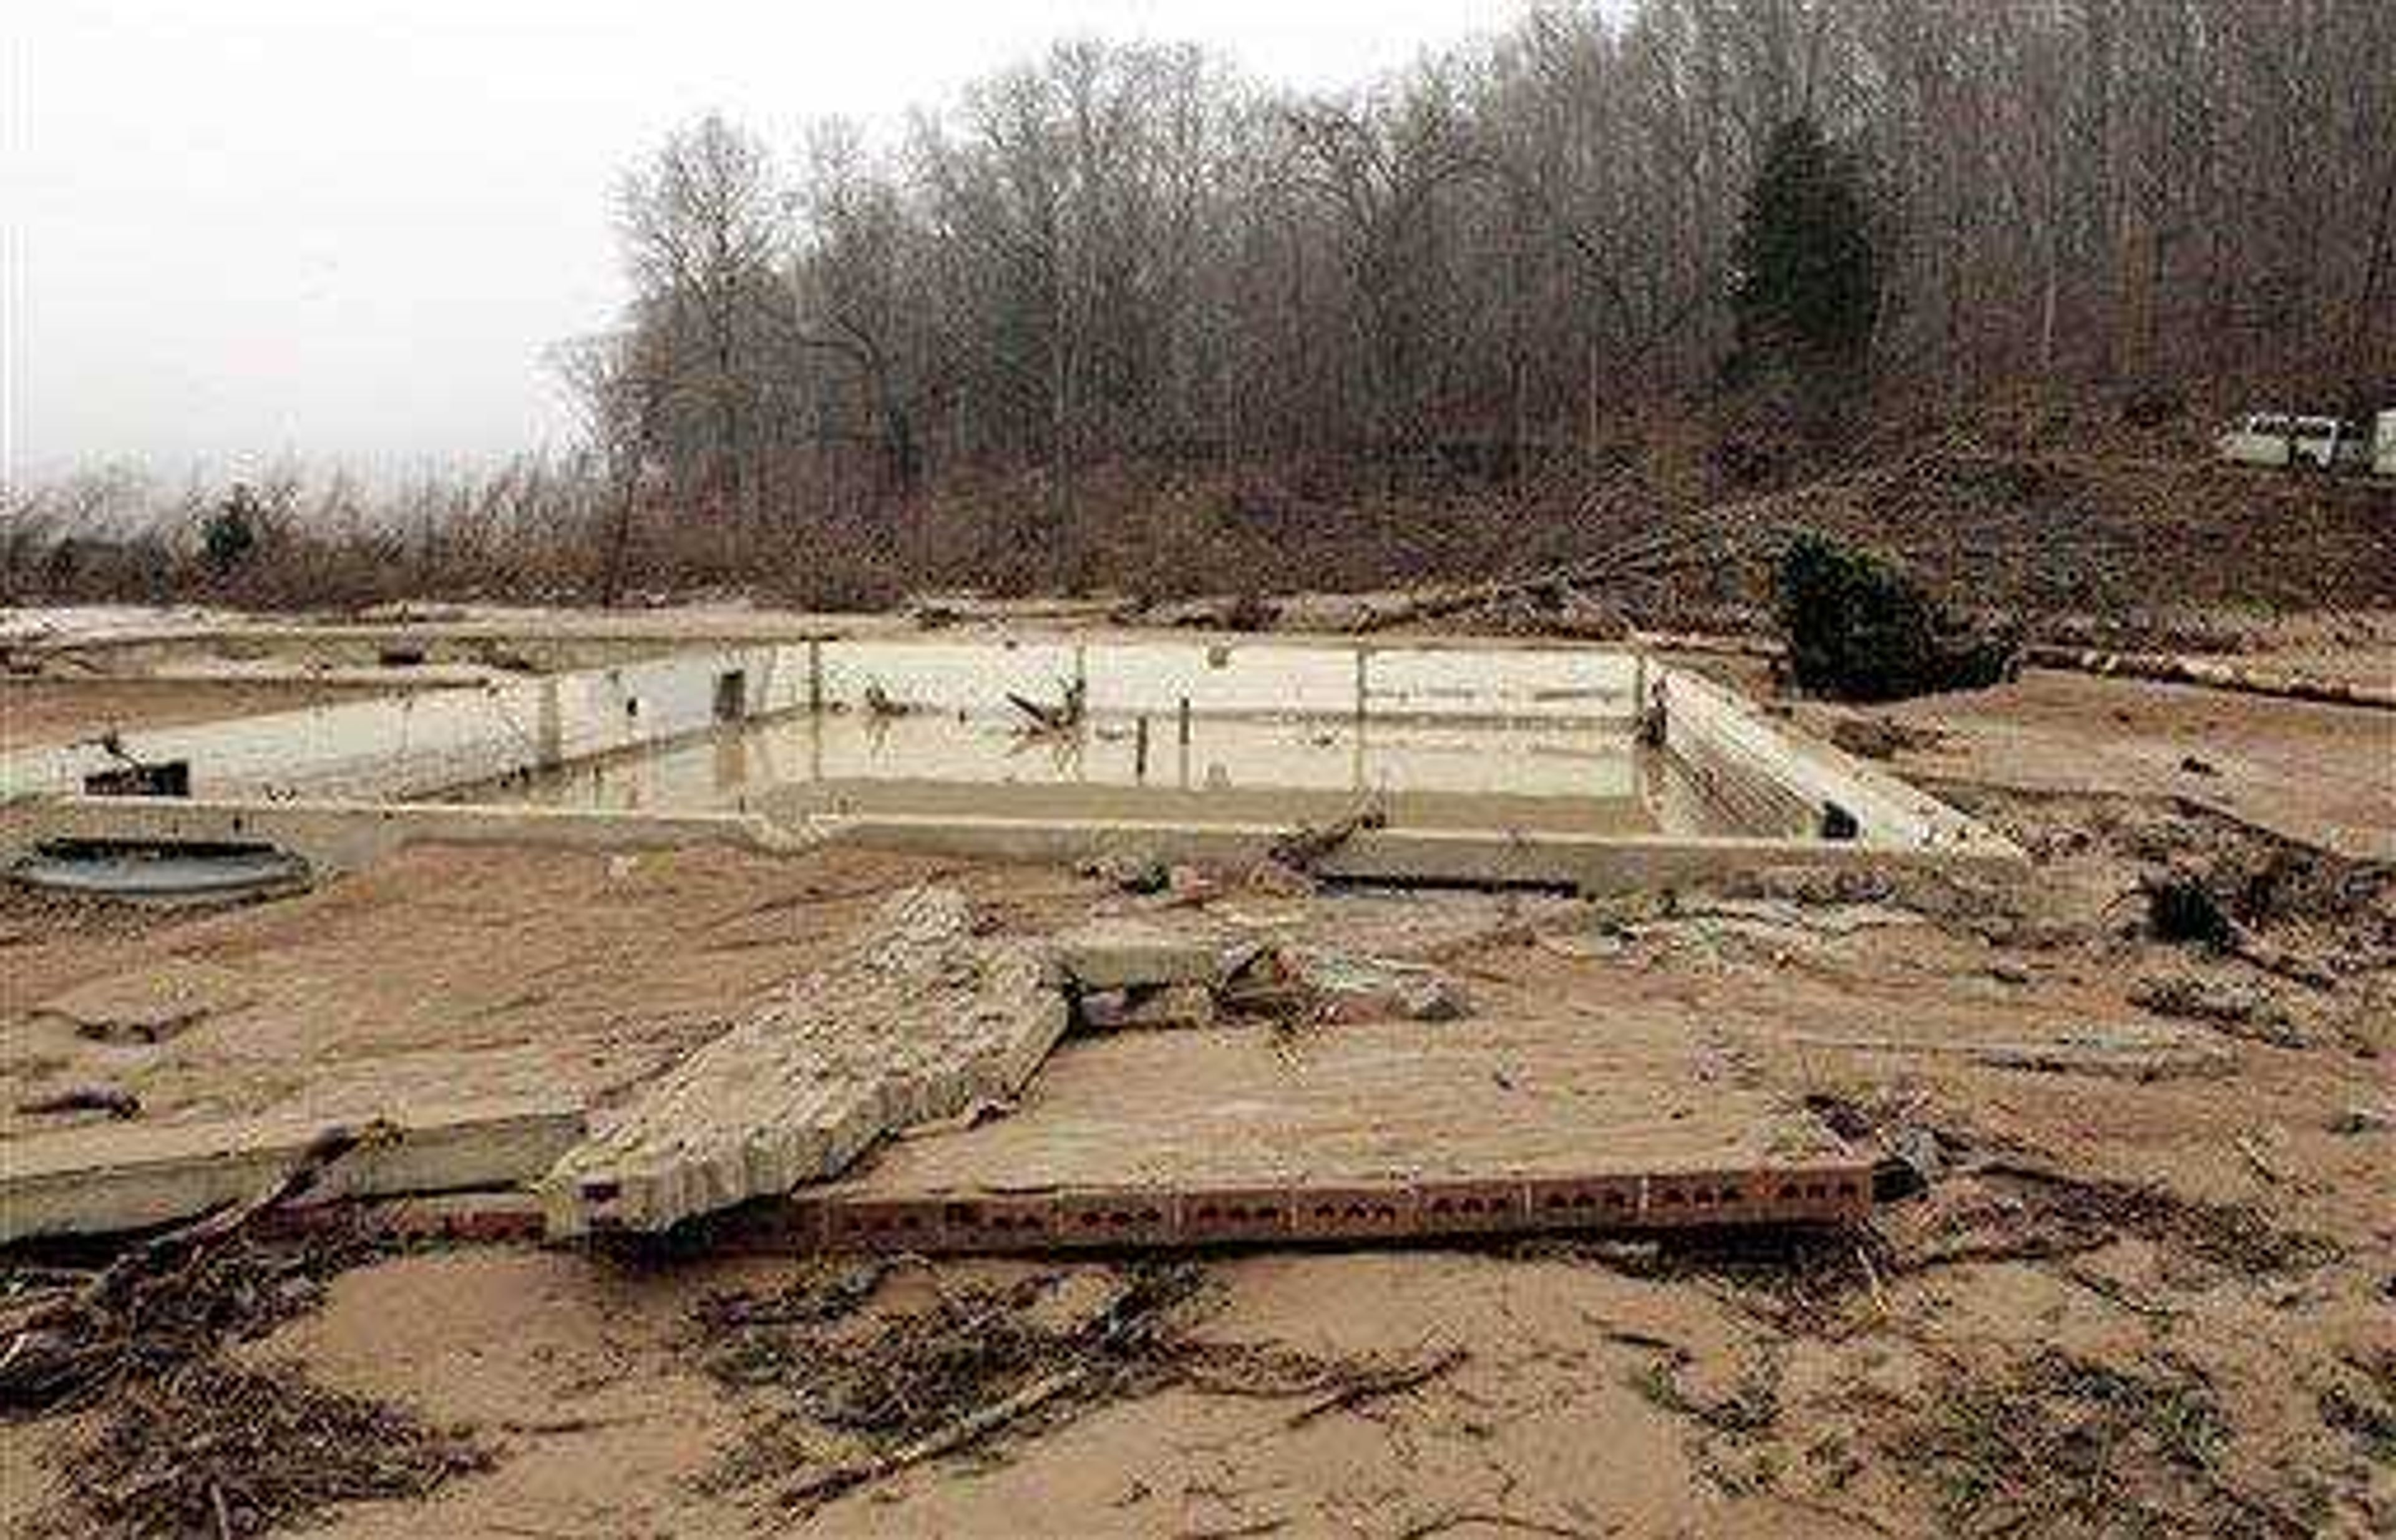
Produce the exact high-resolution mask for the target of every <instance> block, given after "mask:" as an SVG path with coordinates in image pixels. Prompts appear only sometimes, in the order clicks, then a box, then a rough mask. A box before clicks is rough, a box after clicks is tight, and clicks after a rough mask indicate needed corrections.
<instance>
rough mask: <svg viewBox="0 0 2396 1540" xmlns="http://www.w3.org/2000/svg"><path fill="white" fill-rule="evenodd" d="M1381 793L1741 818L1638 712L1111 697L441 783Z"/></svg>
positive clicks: (1082, 797)
mask: <svg viewBox="0 0 2396 1540" xmlns="http://www.w3.org/2000/svg"><path fill="white" fill-rule="evenodd" d="M1367 798H1372V799H1375V800H1376V801H1377V802H1378V804H1379V805H1380V806H1382V807H1383V808H1384V809H1385V810H1386V811H1387V812H1388V814H1389V816H1390V821H1391V824H1392V826H1394V827H1398V828H1415V829H1438V828H1458V829H1521V830H1537V831H1541V832H1556V833H1582V834H1611V835H1631V834H1721V833H1739V832H1760V831H1759V830H1742V829H1739V828H1737V827H1736V826H1735V825H1734V824H1733V823H1732V821H1731V820H1730V819H1729V818H1728V816H1726V815H1725V814H1724V812H1723V811H1722V809H1721V808H1720V807H1719V806H1717V805H1716V804H1715V803H1713V802H1712V801H1711V800H1710V799H1709V798H1708V797H1707V796H1706V795H1705V793H1704V792H1703V791H1702V790H1701V789H1700V788H1699V787H1698V785H1697V782H1696V781H1695V779H1694V778H1693V777H1691V776H1690V775H1689V773H1688V771H1687V769H1686V767H1685V766H1684V765H1682V764H1680V763H1678V762H1677V761H1675V760H1673V759H1671V757H1669V756H1667V755H1665V754H1663V753H1660V752H1658V751H1657V750H1651V749H1647V748H1644V747H1643V746H1641V745H1639V744H1638V743H1637V742H1635V740H1634V738H1633V737H1632V734H1631V725H1630V724H1628V723H1624V722H1548V723H1535V724H1489V723H1471V724H1459V723H1424V722H1406V721H1376V720H1359V719H1354V718H1347V719H1342V718H1327V717H1306V718H1293V719H1279V720H1258V719H1250V718H1226V717H1198V718H1194V719H1192V721H1191V724H1190V728H1189V739H1188V741H1187V742H1184V741H1182V738H1181V734H1180V728H1179V725H1178V721H1177V719H1176V718H1175V717H1173V716H1171V715H1164V716H1150V717H1147V718H1145V719H1142V718H1140V717H1138V716H1133V715H1121V716H1106V715H1100V716H1098V717H1095V718H1093V719H1092V720H1091V721H1089V722H1088V723H1086V724H1084V725H1083V726H1082V727H1081V728H1080V730H1079V731H1077V732H1072V733H1045V732H1043V733H1027V732H1025V731H1022V730H1021V729H1020V728H1019V727H1018V725H1017V724H1015V723H1013V722H1011V721H1007V720H1004V719H998V718H992V717H987V716H967V717H961V716H958V715H956V714H954V713H933V712H921V713H915V714H909V715H902V716H874V715H870V714H866V713H861V712H826V713H821V714H813V713H807V712H798V713H793V714H789V715H784V716H780V717H775V718H769V719H765V720H761V721H752V722H749V723H746V724H740V725H738V726H728V727H725V728H721V729H718V730H716V731H714V732H712V733H707V734H702V735H699V736H698V737H689V738H685V739H682V740H679V741H677V742H674V743H671V744H668V745H665V746H663V747H660V748H657V749H650V750H637V751H632V752H628V753H623V754H617V755H611V756H608V757H606V758H602V759H595V760H590V761H584V762H580V763H573V764H569V765H566V766H564V767H562V768H560V769H557V770H553V771H548V772H544V773H540V774H538V775H535V776H533V777H529V778H519V779H515V780H512V781H510V782H508V783H505V784H501V785H497V786H487V785H486V786H483V787H478V788H473V789H470V790H465V791H461V792H459V793H457V794H456V795H455V796H453V797H451V798H449V799H446V800H454V801H472V802H481V803H517V804H536V805H548V806H559V807H577V808H588V809H602V810H612V811H634V810H639V811H651V812H727V811H758V812H764V813H766V814H768V815H770V816H777V817H785V818H796V817H801V816H807V815H811V814H846V813H876V814H907V815H919V816H940V815H953V816H992V817H1006V816H1015V817H1026V818H1125V819H1154V820H1167V821H1173V822H1186V823H1224V824H1288V823H1295V822H1306V821H1320V820H1322V819H1325V818H1336V817H1338V816H1341V815H1343V814H1346V813H1349V812H1351V811H1352V810H1354V809H1355V808H1356V807H1357V806H1358V805H1359V803H1362V802H1363V801H1364V800H1365V799H1367Z"/></svg>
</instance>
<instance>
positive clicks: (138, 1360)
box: [0, 1128, 372, 1414]
mask: <svg viewBox="0 0 2396 1540" xmlns="http://www.w3.org/2000/svg"><path fill="white" fill-rule="evenodd" d="M371 1132H372V1131H371V1130H366V1131H360V1130H355V1129H350V1128H333V1129H328V1130H326V1132H325V1133H324V1134H323V1135H319V1136H318V1137H317V1138H316V1139H315V1140H314V1141H313V1143H311V1144H310V1145H309V1147H308V1148H307V1149H306V1150H304V1151H303V1152H302V1153H301V1155H300V1159H299V1160H297V1161H295V1162H293V1163H292V1165H291V1167H290V1169H289V1170H288V1171H286V1173H285V1174H284V1175H283V1176H282V1177H281V1178H280V1179H278V1180H277V1181H275V1182H274V1183H273V1185H271V1186H269V1187H268V1188H265V1189H264V1190H262V1191H260V1193H258V1194H257V1195H256V1196H255V1197H253V1198H250V1199H248V1200H247V1201H244V1202H239V1203H234V1204H231V1205H229V1206H227V1207H225V1208H223V1209H220V1210H218V1211H217V1212H216V1213H213V1214H210V1215H205V1216H203V1217H201V1218H199V1219H196V1220H193V1221H192V1222H191V1223H189V1224H186V1225H182V1226H179V1227H178V1228H174V1229H170V1230H167V1231H166V1232H164V1233H163V1234H160V1235H156V1236H153V1237H152V1238H151V1239H149V1240H147V1241H143V1242H141V1243H140V1245H137V1246H134V1247H131V1248H129V1249H128V1250H126V1252H124V1253H123V1254H122V1255H119V1256H118V1257H116V1259H115V1260H114V1261H113V1262H111V1263H110V1264H109V1265H108V1266H107V1267H106V1268H102V1269H100V1271H99V1272H98V1273H96V1274H93V1275H91V1276H90V1277H89V1278H88V1279H87V1280H85V1281H82V1282H80V1283H78V1284H75V1285H72V1286H56V1287H52V1288H49V1289H47V1290H45V1291H43V1292H42V1293H41V1294H38V1295H36V1296H33V1297H32V1298H29V1299H27V1300H25V1301H24V1302H23V1304H22V1308H17V1309H14V1310H12V1312H11V1313H12V1314H14V1315H15V1319H14V1320H12V1321H8V1322H7V1327H6V1330H7V1343H6V1346H5V1347H0V1414H10V1413H24V1412H45V1411H48V1410H50V1409H52V1408H55V1407H58V1406H61V1405H66V1404H70V1403H72V1402H74V1401H80V1400H82V1399H84V1398H86V1397H87V1396H89V1395H91V1394H93V1393H95V1392H97V1391H99V1390H100V1389H103V1388H105V1387H107V1386H108V1385H110V1384H112V1383H113V1382H114V1381H116V1380H117V1379H119V1378H120V1377H122V1376H124V1375H126V1374H141V1373H145V1372H147V1373H157V1372H163V1371H164V1370H166V1369H168V1368H171V1367H173V1366H174V1365H177V1364H180V1363H186V1362H191V1361H196V1360H198V1359H202V1358H205V1357H206V1356H207V1355H208V1354H210V1353H212V1352H214V1351H215V1349H216V1347H217V1346H218V1345H219V1343H220V1341H222V1340H223V1338H224V1337H225V1336H226V1335H228V1334H232V1333H234V1332H237V1331H240V1330H243V1329H245V1328H246V1326H247V1325H248V1324H249V1321H246V1320H245V1319H244V1312H245V1310H246V1309H247V1310H251V1311H254V1312H255V1313H256V1314H257V1315H260V1316H271V1314H272V1307H273V1304H274V1299H273V1297H266V1298H265V1303H264V1304H263V1305H261V1304H260V1298H261V1296H273V1295H276V1294H279V1293H280V1291H271V1290H267V1289H262V1288H260V1287H259V1286H258V1285H259V1283H260V1279H259V1278H258V1277H257V1276H256V1275H258V1274H260V1273H261V1272H264V1273H269V1274H274V1273H280V1272H288V1271H292V1270H303V1271H304V1263H301V1264H295V1265H293V1267H291V1268H286V1267H284V1266H283V1265H282V1264H279V1263H276V1262H272V1261H256V1260H255V1259H252V1258H249V1257H247V1256H246V1255H245V1249H244V1248H243V1247H241V1246H240V1245H238V1244H237V1243H236V1242H238V1241H241V1240H243V1239H244V1237H245V1234H246V1231H247V1230H249V1228H251V1227H252V1226H254V1225H256V1224H257V1223H258V1221H259V1220H260V1219H261V1218H263V1217H264V1216H266V1215H270V1214H272V1213H273V1212H274V1211H275V1210H277V1209H279V1208H281V1207H283V1206H284V1205H285V1204H286V1203H288V1202H290V1201H293V1200H295V1199H297V1198H299V1197H300V1196H302V1195H304V1194H305V1193H307V1192H308V1191H310V1190H311V1189H313V1188H314V1187H315V1186H316V1185H317V1183H318V1182H320V1181H321V1180H322V1179H323V1178H324V1175H325V1173H326V1171H328V1170H329V1169H331V1167H332V1166H333V1164H334V1163H335V1162H338V1161H339V1160H340V1159H341V1158H342V1157H343V1156H345V1155H347V1154H349V1153H350V1152H351V1151H352V1150H353V1149H356V1148H358V1147H359V1146H361V1145H362V1144H364V1143H366V1140H367V1139H368V1137H369V1136H371Z"/></svg>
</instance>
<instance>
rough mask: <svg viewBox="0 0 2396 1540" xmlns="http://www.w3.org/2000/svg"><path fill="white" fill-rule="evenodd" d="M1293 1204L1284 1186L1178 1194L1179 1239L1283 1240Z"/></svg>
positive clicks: (1198, 1242)
mask: <svg viewBox="0 0 2396 1540" xmlns="http://www.w3.org/2000/svg"><path fill="white" fill-rule="evenodd" d="M1293 1209H1294V1204H1293V1201H1292V1198H1291V1194H1290V1191H1289V1189H1288V1188H1277V1187H1266V1188H1258V1187H1248V1188H1198V1189H1195V1190H1193V1191H1190V1192H1186V1193H1184V1194H1182V1197H1181V1239H1182V1240H1183V1241H1187V1242H1189V1243H1191V1244H1192V1245H1204V1244H1206V1243H1208V1242H1211V1241H1285V1240H1287V1239H1288V1238H1289V1236H1290V1227H1291V1223H1292V1219H1293V1216H1294V1215H1293Z"/></svg>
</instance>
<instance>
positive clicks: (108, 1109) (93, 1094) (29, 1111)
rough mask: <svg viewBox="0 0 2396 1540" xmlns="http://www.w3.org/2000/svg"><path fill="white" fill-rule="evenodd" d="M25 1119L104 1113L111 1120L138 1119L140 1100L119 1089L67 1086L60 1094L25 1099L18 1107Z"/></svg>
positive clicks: (122, 1088)
mask: <svg viewBox="0 0 2396 1540" xmlns="http://www.w3.org/2000/svg"><path fill="white" fill-rule="evenodd" d="M17 1110H18V1111H20V1112H22V1113H24V1114H25V1115H26V1116H27V1117H33V1118H39V1117H47V1116H48V1115H50V1114H52V1113H57V1112H105V1113H107V1114H108V1115H109V1116H110V1117H112V1118H117V1119H126V1118H138V1117H140V1116H141V1098H140V1097H139V1096H137V1095H134V1094H133V1093H132V1092H130V1091H127V1090H126V1089H125V1088H124V1087H123V1086H121V1085H70V1086H68V1087H66V1088H65V1089H64V1090H62V1091H52V1092H50V1093H48V1094H47V1095H39V1096H28V1097H26V1098H25V1099H24V1100H23V1101H20V1102H19V1103H18V1104H17Z"/></svg>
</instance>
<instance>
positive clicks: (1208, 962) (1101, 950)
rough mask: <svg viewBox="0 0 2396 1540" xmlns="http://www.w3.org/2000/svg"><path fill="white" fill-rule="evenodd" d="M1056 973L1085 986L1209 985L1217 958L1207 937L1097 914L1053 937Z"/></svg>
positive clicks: (1121, 987)
mask: <svg viewBox="0 0 2396 1540" xmlns="http://www.w3.org/2000/svg"><path fill="white" fill-rule="evenodd" d="M1051 947H1052V953H1053V955H1054V956H1055V958H1056V961H1057V967H1058V972H1059V975H1060V976H1062V977H1063V978H1064V979H1066V980H1067V981H1069V982H1071V983H1072V984H1073V985H1074V986H1076V987H1077V988H1080V989H1148V988H1154V987H1160V986H1164V985H1168V984H1199V985H1211V984H1213V983H1214V982H1215V979H1216V976H1217V974H1218V971H1219V969H1220V965H1221V963H1220V959H1219V958H1218V956H1217V953H1216V949H1215V947H1214V945H1213V944H1212V943H1211V942H1208V941H1205V940H1201V939H1197V938H1193V937H1191V936H1179V935H1176V934H1175V933H1174V932H1172V931H1169V930H1166V929H1165V928H1164V927H1163V926H1160V925H1154V924H1150V923H1147V922H1145V921H1140V920H1124V919H1108V920H1097V921H1093V922H1091V923H1089V924H1086V925H1083V926H1080V927H1078V928H1076V929H1073V930H1070V931H1067V932H1066V933H1064V934H1063V935H1061V936H1058V937H1057V938H1056V940H1055V941H1054V942H1053V943H1051Z"/></svg>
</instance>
